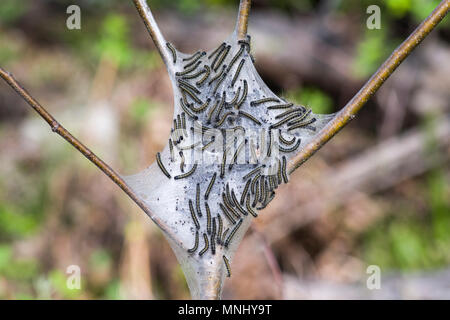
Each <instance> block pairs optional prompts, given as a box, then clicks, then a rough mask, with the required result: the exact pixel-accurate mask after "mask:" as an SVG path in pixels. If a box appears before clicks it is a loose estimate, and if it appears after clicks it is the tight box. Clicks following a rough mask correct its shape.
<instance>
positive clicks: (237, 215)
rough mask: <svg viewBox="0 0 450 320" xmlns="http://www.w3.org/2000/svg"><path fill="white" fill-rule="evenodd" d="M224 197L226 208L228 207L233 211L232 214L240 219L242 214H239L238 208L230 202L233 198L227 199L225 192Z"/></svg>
mask: <svg viewBox="0 0 450 320" xmlns="http://www.w3.org/2000/svg"><path fill="white" fill-rule="evenodd" d="M222 199H223V203H224V204H225V208H226V209H228V211H229V212H231V214H232V215H233V216H234V217H235V218H236V219H239V218H240V217H241V216H240V215H239V213H237V212H236V210H234V209H233V207H232V206H231V204H230V201H229V200H231V199H227V198H226V196H225V194H224V193H222Z"/></svg>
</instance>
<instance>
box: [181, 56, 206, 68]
mask: <svg viewBox="0 0 450 320" xmlns="http://www.w3.org/2000/svg"><path fill="white" fill-rule="evenodd" d="M205 54H206V52H202V53H200V55H198V56H197V57H196V58H195V59H194V60H192V61H191V62H189V63H188V64H186V65H185V66H184V67H183V69H187V68H189V67H190V66H192V65H193V64H194V63H196V62H197V61H198V60H200V59H201V58H202V57H203V56H204V55H205Z"/></svg>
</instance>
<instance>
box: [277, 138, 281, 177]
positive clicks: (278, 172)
mask: <svg viewBox="0 0 450 320" xmlns="http://www.w3.org/2000/svg"><path fill="white" fill-rule="evenodd" d="M280 148H281V147H280ZM281 182H282V180H281V161H280V159H278V171H277V184H278V185H279V184H281Z"/></svg>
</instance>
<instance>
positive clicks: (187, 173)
mask: <svg viewBox="0 0 450 320" xmlns="http://www.w3.org/2000/svg"><path fill="white" fill-rule="evenodd" d="M197 166H198V164H197V163H195V164H194V165H193V166H192V168H191V170H189V171H188V172H186V173H184V174H180V175H178V176H175V180H179V179H183V178H187V177H189V176H191V175H192V174H193V173H194V172H195V170H196V169H197Z"/></svg>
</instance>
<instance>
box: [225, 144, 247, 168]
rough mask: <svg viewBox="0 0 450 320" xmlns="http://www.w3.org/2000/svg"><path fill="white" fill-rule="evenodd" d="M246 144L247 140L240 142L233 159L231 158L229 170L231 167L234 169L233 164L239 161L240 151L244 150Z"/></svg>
mask: <svg viewBox="0 0 450 320" xmlns="http://www.w3.org/2000/svg"><path fill="white" fill-rule="evenodd" d="M244 145H245V140H244V141H242V142H241V143H240V144H239V146H238V147H237V149H236V152H235V153H234V155H233V159H232V160H231V163H230V165H229V166H228V170H229V171H231V169H233V164H234V163H235V162H236V161H237V158H238V156H239V153H240V152H241V151H242V148H243V147H244Z"/></svg>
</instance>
